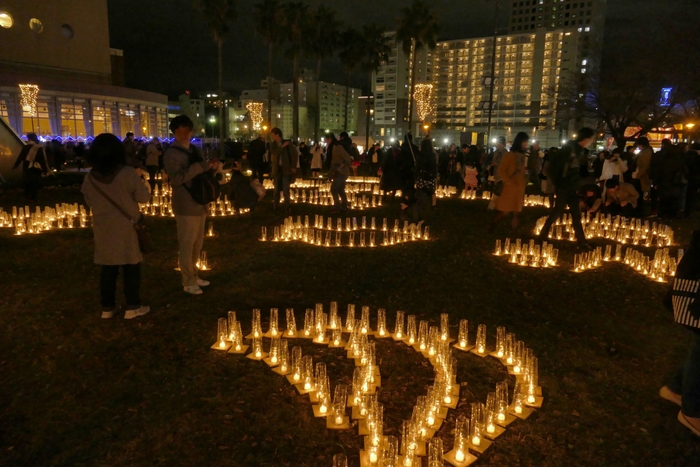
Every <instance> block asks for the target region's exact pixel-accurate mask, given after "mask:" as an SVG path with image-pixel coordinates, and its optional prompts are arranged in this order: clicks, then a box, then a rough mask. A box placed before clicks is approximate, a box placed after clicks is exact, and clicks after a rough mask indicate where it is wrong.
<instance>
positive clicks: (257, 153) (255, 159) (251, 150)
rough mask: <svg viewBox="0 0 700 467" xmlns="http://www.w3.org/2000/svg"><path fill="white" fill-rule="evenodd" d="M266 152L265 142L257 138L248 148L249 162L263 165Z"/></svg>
mask: <svg viewBox="0 0 700 467" xmlns="http://www.w3.org/2000/svg"><path fill="white" fill-rule="evenodd" d="M265 151H266V148H265V141H264V140H262V139H260V138H255V139H254V140H253V141H251V142H250V145H249V146H248V161H250V163H251V164H262V161H263V157H264V156H265Z"/></svg>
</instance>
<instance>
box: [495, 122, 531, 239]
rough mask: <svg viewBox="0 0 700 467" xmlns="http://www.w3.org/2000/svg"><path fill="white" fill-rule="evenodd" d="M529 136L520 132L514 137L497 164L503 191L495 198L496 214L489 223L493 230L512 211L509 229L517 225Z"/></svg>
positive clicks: (521, 203)
mask: <svg viewBox="0 0 700 467" xmlns="http://www.w3.org/2000/svg"><path fill="white" fill-rule="evenodd" d="M529 141H530V137H529V136H528V135H527V134H526V133H523V132H520V133H518V134H517V136H516V137H515V140H514V141H513V145H512V146H511V148H510V152H508V153H506V154H505V155H504V156H503V159H502V160H501V163H500V164H499V166H498V178H499V179H500V180H502V181H503V191H502V192H501V194H500V196H499V197H498V199H497V200H496V210H497V211H498V212H497V213H496V216H495V217H494V218H493V220H492V221H491V224H490V225H489V232H493V229H494V228H495V227H496V225H497V224H498V223H499V222H500V221H502V220H503V219H504V218H506V217H507V216H508V214H510V213H512V214H513V218H512V220H511V223H510V226H511V229H513V230H515V229H516V228H517V227H518V222H519V220H520V219H519V218H520V212H521V211H522V210H523V203H524V198H525V187H526V186H527V178H526V177H527V149H528V144H529Z"/></svg>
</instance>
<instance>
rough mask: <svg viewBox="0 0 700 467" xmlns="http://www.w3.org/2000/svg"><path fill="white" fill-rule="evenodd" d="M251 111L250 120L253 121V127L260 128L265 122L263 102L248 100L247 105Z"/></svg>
mask: <svg viewBox="0 0 700 467" xmlns="http://www.w3.org/2000/svg"><path fill="white" fill-rule="evenodd" d="M245 108H246V109H248V112H250V120H251V121H252V122H253V127H254V128H255V129H256V130H259V129H260V124H261V123H262V122H263V114H262V112H263V103H262V102H248V103H247V104H246V106H245Z"/></svg>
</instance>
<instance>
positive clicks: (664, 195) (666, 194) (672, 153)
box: [653, 145, 688, 219]
mask: <svg viewBox="0 0 700 467" xmlns="http://www.w3.org/2000/svg"><path fill="white" fill-rule="evenodd" d="M655 173H656V175H655V176H654V178H653V180H654V185H656V187H657V190H658V195H659V217H663V218H666V219H668V218H671V217H675V216H676V215H678V216H679V217H683V211H682V209H683V208H685V193H686V190H687V189H688V168H687V167H686V166H685V161H684V159H683V149H681V148H680V147H678V146H674V145H668V146H667V147H666V149H665V152H664V154H663V159H661V161H660V162H659V164H658V168H657V170H656V172H655Z"/></svg>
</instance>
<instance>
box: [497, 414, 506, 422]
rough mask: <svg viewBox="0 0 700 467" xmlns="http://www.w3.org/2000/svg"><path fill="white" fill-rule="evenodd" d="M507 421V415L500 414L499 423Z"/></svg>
mask: <svg viewBox="0 0 700 467" xmlns="http://www.w3.org/2000/svg"><path fill="white" fill-rule="evenodd" d="M505 419H506V414H504V413H499V414H498V421H499V422H502V421H504V420H505Z"/></svg>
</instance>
